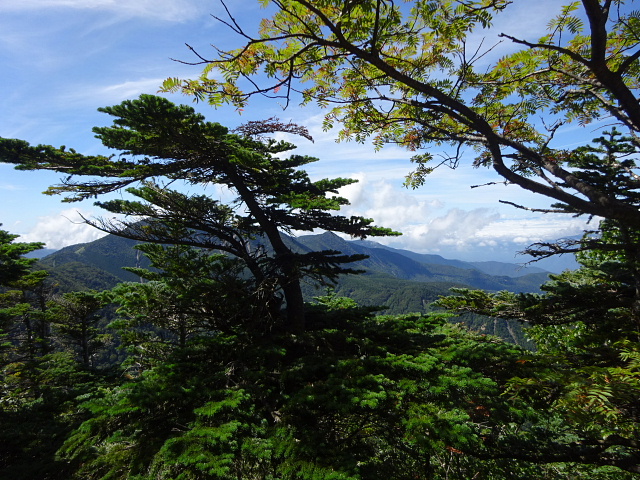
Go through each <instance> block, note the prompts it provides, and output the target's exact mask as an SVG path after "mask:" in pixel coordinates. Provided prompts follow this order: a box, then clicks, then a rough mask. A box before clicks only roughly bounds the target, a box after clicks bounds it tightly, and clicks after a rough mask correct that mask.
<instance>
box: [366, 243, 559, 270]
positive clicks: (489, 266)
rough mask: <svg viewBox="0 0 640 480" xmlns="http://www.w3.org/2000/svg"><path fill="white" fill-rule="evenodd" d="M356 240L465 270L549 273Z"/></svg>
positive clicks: (420, 260) (370, 246)
mask: <svg viewBox="0 0 640 480" xmlns="http://www.w3.org/2000/svg"><path fill="white" fill-rule="evenodd" d="M356 241H357V242H361V243H362V244H364V245H365V246H367V247H369V248H383V249H385V250H389V251H392V252H396V253H399V254H401V255H404V256H406V257H409V258H411V259H413V260H415V261H417V262H420V263H432V264H437V265H449V266H452V267H458V268H464V269H467V270H473V269H475V270H480V271H481V272H484V273H487V274H489V275H506V276H508V277H521V276H524V275H528V274H529V273H546V274H548V273H549V272H548V271H547V270H544V269H542V268H538V267H532V266H530V265H529V266H526V267H523V266H522V265H519V264H517V263H506V262H496V261H486V262H464V261H462V260H450V259H447V258H443V257H441V256H440V255H433V254H424V253H415V252H411V251H409V250H402V249H398V248H392V247H388V246H386V245H382V244H380V243H377V242H372V241H370V240H356Z"/></svg>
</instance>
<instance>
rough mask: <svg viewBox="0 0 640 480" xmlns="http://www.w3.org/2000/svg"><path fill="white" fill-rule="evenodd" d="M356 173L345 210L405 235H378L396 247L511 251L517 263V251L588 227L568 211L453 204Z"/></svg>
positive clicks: (448, 252)
mask: <svg viewBox="0 0 640 480" xmlns="http://www.w3.org/2000/svg"><path fill="white" fill-rule="evenodd" d="M357 177H358V179H359V183H356V184H353V185H349V186H347V187H344V188H343V189H342V190H341V192H340V193H341V195H343V196H345V197H346V198H348V199H349V200H350V201H351V205H350V206H348V207H345V208H344V209H343V210H342V211H341V213H342V214H343V215H361V216H365V217H369V218H373V219H374V220H375V223H376V225H380V226H384V227H389V228H393V229H394V230H397V231H400V232H402V234H403V235H402V236H401V237H388V238H380V239H376V240H377V241H379V242H380V243H384V244H388V245H391V246H394V247H397V248H405V249H409V250H413V251H416V252H421V253H440V254H442V255H445V256H446V255H448V256H452V257H460V256H464V254H465V253H469V252H476V253H477V252H478V250H479V249H485V250H486V251H492V252H493V253H494V254H495V255H497V256H498V257H500V256H502V257H504V256H505V255H506V254H507V253H508V257H509V258H508V259H507V260H508V261H512V260H513V258H512V257H513V256H514V255H515V252H517V251H520V250H524V249H525V248H526V247H527V246H529V245H530V244H532V243H534V242H538V241H542V240H554V239H558V238H562V237H569V236H575V235H579V234H580V233H581V232H582V231H583V230H584V228H585V226H586V225H585V222H584V221H583V220H581V219H576V218H573V217H569V216H563V215H535V214H532V213H528V212H523V214H522V217H514V216H513V213H512V212H511V214H510V215H509V216H506V215H503V214H501V212H500V211H499V209H498V208H487V207H481V208H473V209H464V208H452V207H451V205H449V204H448V203H446V202H443V201H440V200H438V199H433V200H431V199H429V198H427V197H425V196H423V197H419V196H416V195H415V193H413V194H412V192H410V191H407V190H405V189H403V188H401V187H400V186H399V185H398V186H394V185H392V184H391V183H390V182H389V181H380V180H371V178H370V176H369V175H368V174H360V175H358V176H357ZM445 200H446V199H445ZM476 259H477V258H476Z"/></svg>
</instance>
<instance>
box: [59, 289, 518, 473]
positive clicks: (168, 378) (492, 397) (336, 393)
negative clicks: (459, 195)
mask: <svg viewBox="0 0 640 480" xmlns="http://www.w3.org/2000/svg"><path fill="white" fill-rule="evenodd" d="M318 300H319V302H320V303H319V304H317V305H316V306H314V307H313V308H312V309H311V310H310V311H309V315H308V327H309V328H308V329H307V331H306V332H305V333H304V334H303V335H291V334H288V333H276V334H274V333H265V332H259V331H255V330H251V331H245V332H244V333H242V334H237V335H224V334H217V335H211V336H209V337H206V338H204V337H200V338H199V339H194V340H192V341H190V342H189V343H188V345H187V346H186V347H185V348H183V349H175V350H173V351H172V352H171V353H170V354H169V355H168V357H167V359H166V360H165V361H164V362H162V363H161V364H158V365H156V366H154V367H153V368H151V369H149V370H146V371H145V372H144V373H142V375H140V376H139V377H137V378H134V379H132V380H131V381H129V382H128V383H126V384H125V385H123V386H122V387H117V388H114V389H109V390H104V391H103V392H102V393H98V394H97V395H95V396H94V397H93V398H91V399H89V400H87V402H86V403H85V405H84V408H85V409H86V410H88V411H89V412H90V416H91V418H90V419H89V420H87V421H86V422H85V423H84V424H83V425H82V426H81V427H80V428H79V429H77V430H76V431H75V432H74V434H73V435H72V436H71V437H69V439H68V440H67V442H66V444H65V446H64V447H63V449H62V450H61V451H60V453H61V455H63V456H64V457H65V458H67V459H68V460H69V461H71V462H72V463H77V464H78V465H81V468H80V470H78V473H77V476H78V478H95V479H98V478H100V479H101V478H140V479H142V478H185V479H186V478H198V479H207V478H211V479H214V478H215V479H222V478H265V479H268V478H273V479H275V478H291V479H294V478H295V479H336V478H339V479H367V478H371V479H374V478H380V475H382V474H384V475H385V476H389V477H391V478H397V479H403V478H407V479H409V478H416V475H417V478H445V477H444V476H445V475H446V474H445V471H446V470H447V469H452V468H453V466H452V464H451V463H450V461H451V458H450V455H451V452H454V451H459V452H461V451H463V450H473V449H475V448H478V447H479V445H482V444H483V442H484V440H483V436H484V435H487V434H488V432H489V431H492V429H493V428H496V429H497V428H498V427H497V425H496V426H495V427H493V426H492V422H493V416H494V415H495V420H496V421H497V420H498V418H500V419H501V421H508V422H511V421H512V422H515V423H517V422H522V421H523V420H524V417H521V414H520V413H518V409H517V406H518V402H517V401H516V403H514V404H513V405H511V406H510V407H506V405H504V402H503V401H502V400H501V399H500V397H499V389H500V385H501V384H503V383H504V382H505V380H506V379H507V378H508V377H509V376H510V375H511V374H513V373H514V372H515V371H516V370H517V369H518V368H520V367H518V365H520V364H518V363H517V360H518V359H519V358H520V355H521V354H522V352H521V351H520V350H519V349H517V348H516V347H512V346H508V345H506V344H503V343H500V342H495V341H492V340H489V339H488V338H487V337H475V336H473V335H471V334H469V333H467V332H465V331H464V330H463V329H460V328H459V327H456V326H452V325H450V324H448V323H447V322H446V319H445V318H443V317H441V316H420V315H409V316H398V317H371V316H370V314H368V313H367V311H366V310H363V309H361V308H359V307H357V306H356V305H355V304H354V302H353V301H351V300H348V299H344V298H340V297H337V296H335V295H328V296H325V297H320V298H319V299H318ZM489 411H491V415H490V416H489V414H488V412H489ZM476 412H481V413H480V414H477V413H476ZM484 412H487V413H486V414H485V413H484ZM490 417H491V418H490ZM497 432H498V430H495V433H496V434H498V433H497ZM458 455H459V454H458ZM459 463H460V462H458V464H459ZM462 464H464V465H462V466H461V465H458V466H457V467H456V468H459V469H460V472H469V471H478V469H482V468H488V466H487V467H481V466H480V465H479V464H477V462H475V463H474V461H473V460H471V458H470V457H465V461H463V462H462ZM474 469H475V470H474ZM464 474H465V473H459V474H458V475H459V476H458V477H457V478H465V477H464Z"/></svg>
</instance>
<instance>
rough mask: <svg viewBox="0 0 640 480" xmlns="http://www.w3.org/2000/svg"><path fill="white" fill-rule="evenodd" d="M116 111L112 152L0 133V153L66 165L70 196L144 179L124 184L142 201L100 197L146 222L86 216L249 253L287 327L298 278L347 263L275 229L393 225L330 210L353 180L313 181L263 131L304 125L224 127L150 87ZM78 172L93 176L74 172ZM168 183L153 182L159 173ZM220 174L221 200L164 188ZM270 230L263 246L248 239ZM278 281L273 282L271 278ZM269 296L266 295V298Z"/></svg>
mask: <svg viewBox="0 0 640 480" xmlns="http://www.w3.org/2000/svg"><path fill="white" fill-rule="evenodd" d="M100 110H101V111H102V112H105V113H107V114H109V115H111V116H113V117H114V120H113V125H112V126H110V127H96V128H94V132H95V133H96V134H97V137H98V138H99V139H100V140H102V142H103V144H104V145H105V146H107V147H109V148H113V149H116V150H120V151H121V152H122V153H121V154H120V155H119V156H117V157H101V156H84V155H80V154H78V153H76V152H75V151H73V150H70V151H67V150H66V149H64V148H59V149H56V148H54V147H51V146H42V145H39V146H36V147H31V146H29V145H28V144H27V143H26V142H24V141H21V140H9V139H0V160H1V161H4V162H8V163H14V164H16V165H17V168H20V169H49V170H55V171H59V172H62V173H64V174H65V175H68V177H67V178H66V179H65V180H64V182H63V183H62V184H61V185H58V186H54V187H51V188H50V189H49V192H48V193H51V194H54V193H68V194H69V197H68V198H67V201H75V200H81V199H84V198H91V197H94V196H98V195H101V194H104V193H108V192H113V191H116V190H120V189H122V188H125V187H128V186H130V185H131V184H134V183H138V182H142V186H140V187H139V188H131V189H129V192H130V193H132V194H133V195H135V196H138V197H139V198H140V199H141V200H142V201H141V202H138V201H128V200H114V201H108V202H99V203H98V204H99V205H100V206H102V207H103V208H106V209H107V210H109V211H111V212H114V213H121V214H125V215H135V216H143V217H145V218H146V219H147V220H146V223H143V224H140V223H138V224H136V223H135V222H130V223H129V222H127V223H124V224H117V223H110V222H99V221H95V222H90V223H93V224H94V225H96V226H98V227H99V228H102V229H104V230H105V231H108V232H110V233H116V234H118V235H124V236H129V237H131V238H136V239H140V240H143V241H149V242H156V243H167V244H182V245H191V246H197V247H203V248H208V249H217V250H221V251H224V252H227V253H230V254H232V255H234V256H235V257H237V258H239V259H241V260H242V261H244V262H245V266H246V268H247V269H248V270H249V271H250V272H251V274H252V275H253V277H254V278H255V279H256V283H257V284H258V285H259V286H260V288H265V289H267V291H268V289H272V290H279V291H281V292H282V293H283V296H284V300H285V301H286V312H287V317H288V324H289V328H291V329H293V330H296V331H299V332H300V331H303V330H304V302H303V298H302V292H301V289H300V280H301V278H302V277H304V276H311V277H316V278H317V279H323V278H326V277H329V278H331V277H332V276H334V275H336V274H338V273H340V272H342V271H344V269H342V268H341V267H340V265H341V264H343V263H345V262H349V261H352V260H354V259H357V258H358V257H357V256H356V257H345V256H343V255H340V254H339V252H333V251H328V252H314V253H309V254H298V253H295V252H293V251H291V249H289V248H288V247H287V246H286V245H285V243H284V242H283V240H282V238H281V237H280V233H279V232H280V231H285V232H287V231H291V230H303V231H311V230H314V229H316V228H319V229H324V230H328V231H335V232H342V233H346V234H349V235H351V236H352V237H356V238H365V237H366V236H369V235H374V236H375V235H396V234H397V233H396V232H393V231H391V230H389V229H385V228H380V227H375V226H373V225H372V223H373V221H372V220H370V219H365V218H362V217H350V218H346V217H343V216H339V215H332V214H331V213H330V212H331V211H332V210H338V209H339V208H340V207H341V206H342V205H345V204H346V203H347V200H346V199H344V198H342V197H339V196H338V195H337V190H338V189H339V188H340V187H342V186H345V185H349V184H351V183H353V182H354V181H355V180H350V179H344V178H337V179H324V180H319V181H316V182H312V181H311V180H310V179H309V177H308V175H307V173H306V172H304V171H303V170H299V168H300V167H302V166H304V165H306V164H308V163H309V162H312V161H315V160H316V159H314V158H310V157H305V156H300V155H293V156H290V157H289V158H285V159H282V158H280V156H281V154H283V153H285V152H287V151H290V150H291V149H293V148H294V146H293V145H292V144H290V143H287V142H276V141H274V140H272V139H268V138H266V139H265V138H264V136H265V135H269V134H273V133H276V132H278V131H285V132H289V133H294V134H301V135H303V136H306V137H308V133H307V132H306V130H304V129H303V128H300V127H298V126H295V125H290V124H287V125H285V124H282V123H280V122H278V121H276V120H269V121H264V122H252V123H250V124H248V125H245V126H244V127H243V128H242V129H240V130H239V133H240V134H230V133H228V131H227V129H226V128H225V127H223V126H221V125H219V124H217V123H211V122H206V121H205V119H204V117H203V116H202V115H200V114H198V113H196V112H195V111H194V110H193V108H191V107H188V106H185V105H180V106H176V105H174V104H173V103H171V102H170V101H168V100H166V99H164V98H161V97H156V96H152V95H142V96H141V97H140V98H139V99H137V100H127V101H125V102H122V103H121V104H120V105H115V106H112V107H105V108H101V109H100ZM77 176H91V177H94V178H95V177H98V180H80V181H76V180H75V178H76V177H77ZM158 178H164V179H166V181H167V183H166V184H163V185H158V184H156V183H154V180H155V179H158ZM175 181H184V182H186V183H188V184H192V185H200V186H205V185H210V184H218V185H223V186H226V187H229V188H230V189H231V191H232V192H234V193H235V194H236V195H237V199H236V200H235V201H234V202H232V203H231V204H224V203H221V202H219V201H217V200H214V199H212V198H210V197H208V196H206V195H185V194H182V193H179V192H177V191H174V190H170V189H169V185H170V184H171V182H175ZM260 237H262V238H264V239H266V240H267V241H266V242H264V241H263V242H262V243H265V244H267V246H268V248H269V252H265V250H264V248H263V247H259V246H258V247H256V245H255V244H251V243H250V241H251V240H252V239H253V240H257V239H259V238H260ZM274 287H275V288H274ZM275 301H276V299H275V298H272V299H271V300H270V302H271V303H274V302H275Z"/></svg>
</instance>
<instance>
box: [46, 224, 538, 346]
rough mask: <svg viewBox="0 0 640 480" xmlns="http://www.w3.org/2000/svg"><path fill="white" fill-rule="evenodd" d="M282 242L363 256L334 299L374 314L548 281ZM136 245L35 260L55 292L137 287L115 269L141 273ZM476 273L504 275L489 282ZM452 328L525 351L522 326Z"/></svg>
mask: <svg viewBox="0 0 640 480" xmlns="http://www.w3.org/2000/svg"><path fill="white" fill-rule="evenodd" d="M285 240H286V241H287V242H288V244H289V245H290V247H291V248H292V249H293V250H294V251H297V252H301V253H303V252H309V251H318V250H337V251H340V252H342V253H344V254H365V255H368V256H369V258H367V259H366V260H362V261H360V262H355V263H354V264H352V265H350V267H352V268H355V269H361V270H364V271H365V272H364V273H363V274H361V275H344V276H342V277H341V278H340V279H339V282H338V284H337V285H336V286H335V292H336V293H337V294H338V295H341V296H345V297H349V298H352V299H354V300H355V301H356V302H357V303H358V304H360V305H363V306H376V307H377V306H381V307H382V308H381V313H388V314H402V313H410V312H425V311H427V310H428V309H429V305H430V304H431V303H432V302H433V301H435V300H437V299H438V297H440V296H442V295H448V294H449V293H450V289H451V288H452V287H469V288H478V289H485V290H493V291H497V290H510V291H515V292H537V291H539V287H540V285H541V284H542V283H544V282H545V281H546V280H547V279H548V273H547V272H544V271H542V272H539V271H534V273H527V274H521V272H519V271H518V266H517V265H514V264H506V263H504V264H503V263H500V262H478V263H479V264H476V263H472V262H461V261H459V260H447V259H444V258H442V257H440V256H438V255H424V254H418V253H414V252H410V251H408V250H398V249H393V248H389V247H384V246H382V245H380V244H377V243H375V242H367V241H346V240H344V239H342V238H340V237H339V236H337V235H335V234H333V233H323V234H320V235H304V236H300V237H287V238H286V239H285ZM137 243H138V242H136V241H134V240H129V239H125V238H120V237H116V236H114V235H107V236H106V237H103V238H100V239H98V240H95V241H93V242H90V243H83V244H78V245H72V246H69V247H66V248H63V249H61V250H58V251H57V252H55V253H53V254H51V255H48V256H47V257H45V258H43V259H41V260H39V261H38V266H37V268H43V269H45V270H47V271H49V273H50V278H51V279H52V280H53V283H54V284H55V285H57V286H58V288H59V289H60V290H61V291H72V290H84V289H94V290H106V289H109V288H111V287H113V286H115V285H116V284H118V283H120V282H126V281H139V278H137V277H136V276H135V275H134V274H132V273H130V272H127V271H126V270H123V267H135V266H139V267H148V266H149V262H148V260H147V259H146V257H144V256H143V255H141V254H140V252H139V251H138V250H136V249H134V248H133V247H134V246H135V245H136V244H137ZM483 269H484V270H487V269H488V270H489V271H490V272H491V271H493V272H495V271H498V272H502V273H505V274H503V275H492V274H490V273H487V272H486V271H483ZM535 270H539V269H535ZM515 275H519V276H515ZM303 290H304V293H305V297H306V298H307V299H308V300H311V299H312V298H313V297H316V296H321V295H325V294H326V293H327V291H326V287H319V286H317V285H312V284H310V283H304V284H303ZM456 321H462V322H464V323H466V324H468V325H469V326H470V327H471V328H473V329H475V330H479V331H484V332H486V333H490V334H493V335H498V336H501V337H502V338H505V339H506V340H507V341H513V342H515V343H518V344H520V345H523V346H526V345H528V344H527V340H526V339H525V336H524V335H523V333H522V326H521V325H519V324H517V323H515V322H509V321H505V320H493V319H487V318H486V317H481V316H478V315H472V314H466V315H462V316H461V317H457V318H456Z"/></svg>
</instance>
